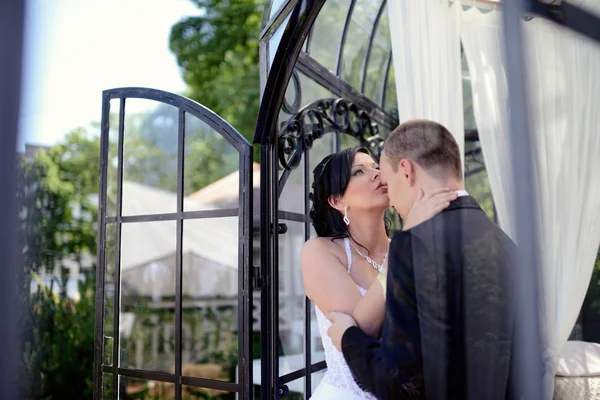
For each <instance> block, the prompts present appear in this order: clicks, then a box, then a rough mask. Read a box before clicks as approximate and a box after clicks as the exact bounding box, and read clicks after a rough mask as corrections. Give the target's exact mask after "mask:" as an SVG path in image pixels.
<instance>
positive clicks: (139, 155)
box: [123, 99, 179, 215]
mask: <svg viewBox="0 0 600 400" xmlns="http://www.w3.org/2000/svg"><path fill="white" fill-rule="evenodd" d="M125 110H126V114H125V140H124V148H123V162H124V165H123V215H143V214H158V213H172V212H175V211H176V206H177V201H176V200H177V196H176V195H175V194H176V192H177V126H178V123H179V111H178V109H177V108H175V107H173V106H170V105H168V104H161V103H156V102H154V101H150V100H145V99H127V103H126V107H125Z"/></svg>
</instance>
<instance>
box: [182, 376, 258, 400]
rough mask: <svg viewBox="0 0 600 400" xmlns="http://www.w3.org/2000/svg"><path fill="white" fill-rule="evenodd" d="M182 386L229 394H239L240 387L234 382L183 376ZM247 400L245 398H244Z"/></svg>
mask: <svg viewBox="0 0 600 400" xmlns="http://www.w3.org/2000/svg"><path fill="white" fill-rule="evenodd" d="M181 384H182V385H188V386H194V387H203V388H209V389H216V390H226V391H228V392H239V391H240V385H239V384H237V383H232V382H225V381H218V380H213V379H204V378H194V377H191V376H182V377H181ZM243 398H244V399H246V398H245V397H243Z"/></svg>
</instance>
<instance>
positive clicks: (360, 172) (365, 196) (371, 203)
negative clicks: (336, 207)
mask: <svg viewBox="0 0 600 400" xmlns="http://www.w3.org/2000/svg"><path fill="white" fill-rule="evenodd" d="M342 201H343V203H344V204H345V205H346V206H347V207H348V210H349V211H348V212H350V210H355V211H356V210H376V209H381V211H382V212H383V211H384V210H385V209H386V208H387V207H388V205H389V202H390V200H389V198H388V193H387V187H386V186H385V185H383V184H382V183H381V180H380V179H379V165H378V164H377V162H375V160H373V158H371V156H369V155H368V154H365V153H361V152H358V153H356V156H355V157H354V161H353V162H352V167H351V170H350V181H349V182H348V186H347V187H346V192H345V193H344V196H343V199H342Z"/></svg>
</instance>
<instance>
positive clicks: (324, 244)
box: [301, 237, 343, 257]
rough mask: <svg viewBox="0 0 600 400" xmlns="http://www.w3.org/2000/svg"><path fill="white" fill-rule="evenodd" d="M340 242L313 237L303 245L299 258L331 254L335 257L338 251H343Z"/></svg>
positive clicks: (338, 240)
mask: <svg viewBox="0 0 600 400" xmlns="http://www.w3.org/2000/svg"><path fill="white" fill-rule="evenodd" d="M340 242H341V240H340V239H332V238H328V237H314V238H312V239H309V240H307V241H306V242H305V243H304V245H303V246H302V252H301V256H302V257H306V256H308V257H312V256H314V255H323V253H332V254H333V255H335V256H337V255H338V253H339V252H340V251H343V249H342V247H341V245H340Z"/></svg>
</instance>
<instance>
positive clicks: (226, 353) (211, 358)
mask: <svg viewBox="0 0 600 400" xmlns="http://www.w3.org/2000/svg"><path fill="white" fill-rule="evenodd" d="M238 246H239V238H238V218H237V217H230V218H209V219H197V220H186V221H184V223H183V298H184V302H183V308H184V310H183V325H182V337H183V341H182V363H183V375H185V376H192V377H195V378H205V379H217V380H224V381H229V382H234V381H235V379H236V375H235V373H236V366H237V364H238V340H237V334H238V326H237V317H238V314H237V312H238V310H237V305H238V264H239V260H238Z"/></svg>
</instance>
